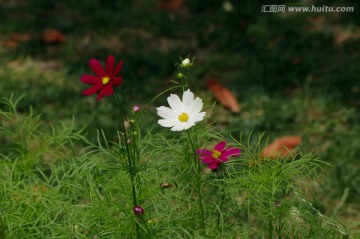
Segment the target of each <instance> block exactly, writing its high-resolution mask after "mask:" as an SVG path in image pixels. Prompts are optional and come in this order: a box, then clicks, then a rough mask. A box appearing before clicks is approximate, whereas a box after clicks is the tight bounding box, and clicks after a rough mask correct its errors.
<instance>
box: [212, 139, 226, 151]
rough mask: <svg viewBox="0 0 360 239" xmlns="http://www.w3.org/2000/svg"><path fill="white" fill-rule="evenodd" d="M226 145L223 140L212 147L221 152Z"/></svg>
mask: <svg viewBox="0 0 360 239" xmlns="http://www.w3.org/2000/svg"><path fill="white" fill-rule="evenodd" d="M225 146H226V142H225V141H221V142H220V143H218V144H217V145H215V147H214V149H215V150H217V151H219V152H222V151H223V150H224V148H225Z"/></svg>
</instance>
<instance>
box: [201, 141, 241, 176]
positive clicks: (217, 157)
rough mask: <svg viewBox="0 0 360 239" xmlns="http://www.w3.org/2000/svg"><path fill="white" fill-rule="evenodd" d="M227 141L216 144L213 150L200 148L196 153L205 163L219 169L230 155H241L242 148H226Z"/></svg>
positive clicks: (212, 168) (211, 167) (213, 168)
mask: <svg viewBox="0 0 360 239" xmlns="http://www.w3.org/2000/svg"><path fill="white" fill-rule="evenodd" d="M225 146H226V142H225V141H222V142H220V143H218V144H217V145H215V147H214V149H213V150H212V151H210V150H207V149H198V150H196V154H197V155H199V157H200V158H201V159H202V162H203V163H204V164H208V165H209V168H210V169H211V170H215V169H217V168H218V167H219V166H220V164H221V163H224V162H227V161H228V160H229V159H228V158H229V157H238V156H240V152H241V150H240V149H238V148H234V147H229V148H225Z"/></svg>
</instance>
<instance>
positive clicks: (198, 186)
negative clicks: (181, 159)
mask: <svg viewBox="0 0 360 239" xmlns="http://www.w3.org/2000/svg"><path fill="white" fill-rule="evenodd" d="M186 132H187V134H188V136H189V139H190V144H191V147H192V150H193V153H194V160H195V165H196V167H195V171H196V189H197V193H198V195H199V199H198V202H199V207H200V218H201V228H202V230H203V233H204V234H205V215H204V206H203V194H202V190H201V163H200V161H199V160H198V159H197V157H196V149H195V145H194V142H193V140H192V138H191V135H190V132H189V130H187V131H186Z"/></svg>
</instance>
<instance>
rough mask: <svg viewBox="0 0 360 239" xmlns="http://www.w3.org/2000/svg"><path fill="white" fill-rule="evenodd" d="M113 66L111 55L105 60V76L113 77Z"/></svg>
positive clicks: (113, 59)
mask: <svg viewBox="0 0 360 239" xmlns="http://www.w3.org/2000/svg"><path fill="white" fill-rule="evenodd" d="M114 65H115V58H114V56H113V55H110V56H109V57H108V58H107V59H106V74H107V75H108V76H113V70H114Z"/></svg>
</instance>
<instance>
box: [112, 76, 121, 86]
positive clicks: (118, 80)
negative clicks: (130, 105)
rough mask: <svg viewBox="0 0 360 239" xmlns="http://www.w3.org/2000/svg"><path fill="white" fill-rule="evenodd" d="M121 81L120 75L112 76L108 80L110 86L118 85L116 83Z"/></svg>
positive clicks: (118, 83)
mask: <svg viewBox="0 0 360 239" xmlns="http://www.w3.org/2000/svg"><path fill="white" fill-rule="evenodd" d="M121 82H122V77H121V76H120V77H114V78H113V79H112V80H111V81H110V84H111V85H112V86H118V85H120V84H121Z"/></svg>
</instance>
